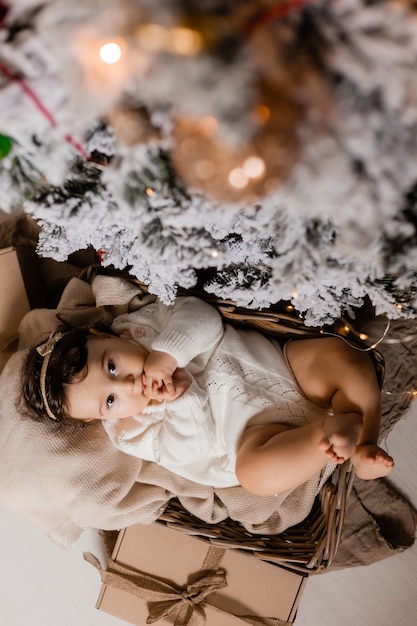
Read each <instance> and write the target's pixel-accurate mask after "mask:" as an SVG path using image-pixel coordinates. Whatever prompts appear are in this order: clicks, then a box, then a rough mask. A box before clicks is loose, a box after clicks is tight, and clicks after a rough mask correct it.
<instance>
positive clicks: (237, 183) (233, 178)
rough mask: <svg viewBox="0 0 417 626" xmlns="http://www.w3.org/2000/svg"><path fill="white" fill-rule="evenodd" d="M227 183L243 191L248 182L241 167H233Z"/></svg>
mask: <svg viewBox="0 0 417 626" xmlns="http://www.w3.org/2000/svg"><path fill="white" fill-rule="evenodd" d="M227 179H228V181H229V183H230V184H231V186H232V187H234V188H235V189H243V188H244V187H246V185H247V184H248V182H249V178H248V177H247V175H246V174H245V171H244V170H243V169H242V168H241V167H235V168H234V169H233V170H232V171H231V172H230V174H229V176H228V178H227Z"/></svg>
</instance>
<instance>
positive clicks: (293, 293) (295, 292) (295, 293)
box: [291, 289, 298, 300]
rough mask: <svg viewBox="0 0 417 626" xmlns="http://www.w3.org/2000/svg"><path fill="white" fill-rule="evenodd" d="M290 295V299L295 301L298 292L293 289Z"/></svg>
mask: <svg viewBox="0 0 417 626" xmlns="http://www.w3.org/2000/svg"><path fill="white" fill-rule="evenodd" d="M291 295H292V297H293V298H294V300H296V299H297V298H298V291H296V290H295V289H294V291H293V292H292V294H291Z"/></svg>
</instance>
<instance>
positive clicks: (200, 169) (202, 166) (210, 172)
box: [195, 159, 216, 180]
mask: <svg viewBox="0 0 417 626" xmlns="http://www.w3.org/2000/svg"><path fill="white" fill-rule="evenodd" d="M195 172H196V174H197V176H198V177H199V178H201V180H208V179H209V178H211V177H212V176H214V174H215V173H216V168H215V166H214V163H212V162H211V161H209V160H208V159H203V160H202V161H198V163H197V165H196V166H195Z"/></svg>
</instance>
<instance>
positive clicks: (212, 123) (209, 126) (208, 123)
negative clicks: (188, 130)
mask: <svg viewBox="0 0 417 626" xmlns="http://www.w3.org/2000/svg"><path fill="white" fill-rule="evenodd" d="M198 127H199V129H200V130H201V132H202V133H203V135H205V136H206V137H212V136H213V135H214V134H215V133H216V132H217V129H218V127H219V123H218V121H217V120H216V118H215V117H212V116H211V115H206V117H203V118H201V120H199V122H198Z"/></svg>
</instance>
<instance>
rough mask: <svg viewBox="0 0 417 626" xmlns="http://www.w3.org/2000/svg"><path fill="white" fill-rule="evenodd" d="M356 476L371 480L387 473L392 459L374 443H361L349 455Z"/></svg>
mask: <svg viewBox="0 0 417 626" xmlns="http://www.w3.org/2000/svg"><path fill="white" fill-rule="evenodd" d="M351 460H352V464H353V466H354V468H355V473H356V475H357V476H358V478H362V479H363V480H372V479H374V478H382V477H383V476H386V475H387V474H389V472H390V471H391V470H392V468H393V467H394V459H393V458H392V456H390V455H389V454H387V453H386V452H385V450H383V449H382V448H380V447H379V446H378V445H376V444H361V445H359V446H357V447H356V450H355V452H354V453H353V454H352V457H351Z"/></svg>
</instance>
